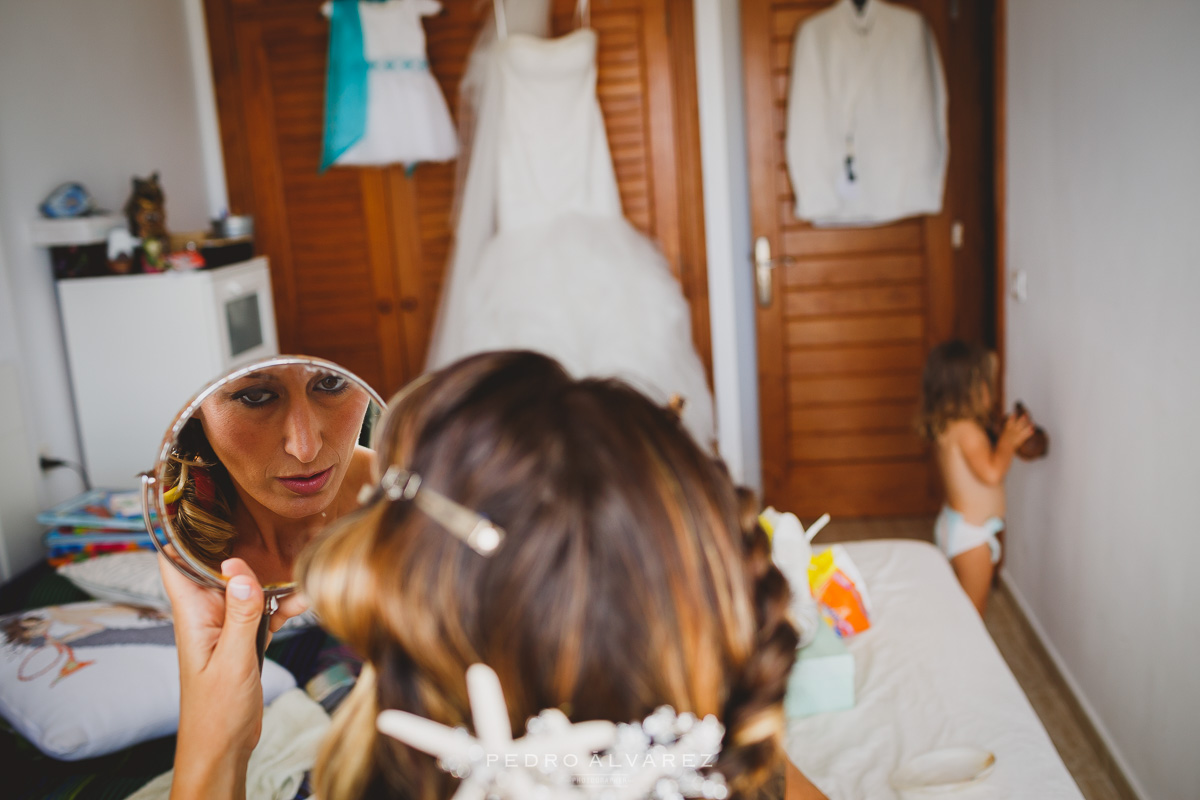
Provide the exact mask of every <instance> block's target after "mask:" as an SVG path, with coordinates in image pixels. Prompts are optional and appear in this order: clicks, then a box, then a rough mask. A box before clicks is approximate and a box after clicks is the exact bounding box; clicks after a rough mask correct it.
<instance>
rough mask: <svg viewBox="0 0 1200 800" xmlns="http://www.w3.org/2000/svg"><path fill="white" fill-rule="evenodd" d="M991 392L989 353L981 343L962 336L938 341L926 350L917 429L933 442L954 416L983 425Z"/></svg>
mask: <svg viewBox="0 0 1200 800" xmlns="http://www.w3.org/2000/svg"><path fill="white" fill-rule="evenodd" d="M984 389H986V390H987V392H986V394H985V393H984V391H983V390H984ZM995 395H996V360H995V356H994V355H993V353H992V352H991V351H989V350H988V349H987V348H985V347H984V346H983V345H980V344H976V343H974V342H965V341H963V340H962V339H952V340H951V341H948V342H942V343H941V344H939V345H938V346H937V347H935V348H933V350H932V351H930V353H929V358H928V360H926V362H925V372H924V374H923V375H922V377H921V411H920V415H919V417H918V420H917V430H918V431H919V432H920V434H921V435H922V436H923V437H925V438H926V439H928V440H930V441H933V440H934V439H936V438H937V436H938V434H940V433H941V432H942V431H944V430H945V429H946V426H947V425H948V424H950V423H951V422H953V421H954V420H958V419H971V420H975V421H977V422H979V424H981V425H983V426H984V427H985V428H987V427H988V422H989V416H990V414H991V407H990V404H991V402H992V400H993V399H994V398H995Z"/></svg>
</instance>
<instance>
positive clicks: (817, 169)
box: [786, 0, 950, 225]
mask: <svg viewBox="0 0 1200 800" xmlns="http://www.w3.org/2000/svg"><path fill="white" fill-rule="evenodd" d="M786 152H787V161H788V174H789V176H790V177H791V179H792V189H793V190H794V191H795V193H796V205H795V210H796V216H797V217H798V218H800V219H804V220H808V221H810V222H813V223H815V224H817V225H876V224H882V223H885V222H890V221H892V220H897V219H901V218H903V217H910V216H913V215H916V214H936V213H938V212H939V211H941V209H942V189H943V185H944V183H945V177H946V161H947V158H948V156H949V152H950V144H949V140H948V137H947V124H946V81H945V77H944V76H943V74H942V64H941V59H940V58H939V57H938V50H937V42H936V41H935V40H934V37H933V33H932V32H931V31H930V30H929V26H928V25H927V24H926V22H925V20H924V19H923V18H922V17H921V15H920V14H918V13H917V12H915V11H912V10H910V9H907V8H904V7H902V6H899V5H895V4H893V3H887V2H884V0H867V3H866V5H865V6H864V7H863V11H862V13H861V14H860V13H859V12H858V10H857V8H856V7H855V5H854V3H853V2H852V0H840V2H838V3H837V4H835V5H833V6H832V7H830V8H828V9H826V10H824V11H822V12H819V13H817V14H815V15H814V16H812V17H810V18H809V19H808V21H807V22H806V23H805V24H803V25H802V26H801V27H800V29H799V30H798V31H797V33H796V42H795V46H794V48H793V52H792V76H791V87H790V90H789V97H788V109H787V142H786ZM848 159H850V163H849V165H848V164H847V160H848ZM848 167H849V168H848ZM851 174H852V175H853V179H851Z"/></svg>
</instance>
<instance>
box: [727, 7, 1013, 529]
mask: <svg viewBox="0 0 1200 800" xmlns="http://www.w3.org/2000/svg"><path fill="white" fill-rule="evenodd" d="M842 1H843V2H847V1H848V0H842ZM877 1H878V0H867V2H877ZM904 5H908V6H910V7H913V8H916V9H917V10H919V11H921V12H922V13H923V14H924V16H925V18H926V20H927V21H928V22H929V23H930V25H931V27H932V29H933V31H934V33H935V35H936V37H937V39H938V44H939V49H940V52H941V56H942V60H943V63H944V68H945V72H946V76H947V82H948V90H949V97H950V152H951V157H950V165H949V170H948V175H947V184H946V194H945V200H944V204H943V211H942V213H941V214H938V215H936V216H924V217H916V218H912V219H907V220H902V221H900V222H896V223H893V224H890V225H885V226H880V227H871V228H824V229H821V228H814V227H813V226H812V225H809V224H807V223H804V222H801V221H799V220H797V219H796V218H795V216H794V213H793V209H792V203H793V193H792V186H791V182H790V179H789V177H788V173H787V166H786V160H785V153H784V136H785V130H786V108H787V97H788V85H789V80H790V68H791V50H792V42H793V40H794V37H795V33H796V30H797V28H798V26H799V25H800V24H802V23H803V22H804V20H805V19H807V18H808V17H809V16H811V15H812V14H815V13H817V12H818V11H821V10H823V9H825V8H828V7H829V6H830V2H829V0H742V34H743V52H744V62H745V78H746V107H747V144H748V148H749V155H750V192H751V213H752V226H753V234H754V236H756V237H758V236H765V237H767V239H768V240H769V242H770V244H771V249H772V256H773V257H774V258H775V259H777V260H779V262H781V263H779V264H778V266H777V267H776V268H775V269H774V270H773V281H774V283H773V295H774V297H773V301H772V303H771V305H770V306H769V307H766V308H763V307H759V308H758V310H757V331H758V362H759V397H760V416H761V425H762V449H763V481H764V490H765V495H766V500H767V501H768V502H770V503H772V504H774V505H776V506H778V507H780V508H786V509H788V510H792V511H795V512H797V513H798V514H800V515H802V516H804V517H815V516H817V515H819V514H821V513H823V512H826V511H828V512H830V513H832V514H835V515H841V516H889V515H907V514H924V513H928V512H932V511H934V510H936V508H937V506H938V504H939V496H940V489H939V485H938V478H937V474H936V468H935V466H934V464H933V460H932V457H931V453H930V451H929V448H928V447H927V446H926V445H925V444H924V443H923V442H922V441H921V439H920V438H919V437H918V436H917V434H916V432H915V427H914V422H915V418H916V412H917V402H918V397H919V392H920V380H921V371H922V367H923V365H924V359H925V355H926V353H927V352H928V350H929V348H930V347H931V346H932V345H933V344H936V343H937V342H939V341H942V340H944V339H947V338H950V337H952V336H955V335H958V336H968V337H972V338H977V339H983V340H984V341H985V342H986V343H988V344H994V341H989V334H991V335H994V321H993V320H994V317H993V316H992V312H991V305H990V300H991V298H990V296H988V295H987V293H986V291H985V286H986V285H987V279H986V275H987V274H988V273H989V270H990V269H992V265H991V262H990V260H989V259H990V258H991V251H990V248H991V247H993V239H992V238H991V236H992V231H993V230H994V223H995V218H994V212H993V210H992V209H993V207H992V205H991V187H992V185H991V183H990V180H989V179H988V176H989V175H990V169H991V166H992V161H991V158H992V157H991V154H990V153H991V151H990V149H989V148H990V146H991V142H990V139H988V137H987V132H988V130H989V129H988V124H989V123H990V121H991V117H990V114H991V106H990V104H991V102H992V95H991V94H990V92H989V91H983V92H981V91H980V89H981V87H987V86H988V85H989V84H988V80H990V75H991V72H990V62H989V59H990V57H991V56H990V53H991V49H990V38H989V37H990V28H989V23H990V17H989V16H988V8H989V7H990V6H991V4H990V3H988V2H975V3H961V4H960V3H957V2H953V0H951V1H950V2H946V1H945V0H910V2H905V3H904ZM960 7H961V8H960ZM956 222H959V223H961V227H960V228H959V230H961V231H963V232H964V233H963V237H964V239H965V242H960V243H959V245H958V246H957V247H956V245H955V244H954V243H953V242H952V227H953V226H954V225H955V223H956ZM746 268H747V269H751V268H752V267H751V265H750V264H749V263H747V265H746Z"/></svg>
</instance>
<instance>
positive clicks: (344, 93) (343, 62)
mask: <svg viewBox="0 0 1200 800" xmlns="http://www.w3.org/2000/svg"><path fill="white" fill-rule="evenodd" d="M368 68H369V65H368V64H367V57H366V54H365V52H364V51H363V32H362V20H361V19H360V18H359V15H358V0H333V15H332V18H331V19H330V26H329V67H328V70H327V72H326V74H325V136H324V141H323V143H322V146H321V169H320V171H321V172H324V171H325V170H326V169H328V168H329V166H330V165H331V164H333V162H335V161H337V159H338V157H340V156H341V155H342V153H344V152H346V151H347V150H349V149H350V147H351V145H353V144H354V143H355V142H357V141H358V140H359V139H361V138H362V137H363V134H364V133H366V130H367V70H368Z"/></svg>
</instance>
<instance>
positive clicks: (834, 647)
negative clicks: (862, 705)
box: [783, 620, 854, 719]
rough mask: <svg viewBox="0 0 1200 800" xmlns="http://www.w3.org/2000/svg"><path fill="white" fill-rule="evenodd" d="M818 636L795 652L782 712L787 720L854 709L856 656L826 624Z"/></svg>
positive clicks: (823, 622) (823, 624) (822, 626)
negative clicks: (794, 660)
mask: <svg viewBox="0 0 1200 800" xmlns="http://www.w3.org/2000/svg"><path fill="white" fill-rule="evenodd" d="M820 625H821V627H820V629H819V630H818V631H817V636H816V638H815V639H813V641H812V643H811V644H809V645H808V646H807V647H802V648H800V649H799V650H797V651H796V665H795V666H794V667H792V674H791V676H790V677H789V678H788V688H787V694H785V695H784V698H783V712H784V714H785V715H786V716H787V718H788V719H799V718H801V717H810V716H812V715H813V714H821V713H823V712H826V711H845V710H847V709H850V708H854V655H853V654H852V653H851V652H850V651H849V650H848V649H847V648H846V644H845V643H844V642H843V641H842V640H841V638H840V637H839V636H838V635H837V634H836V633H834V631H833V628H831V627H829V625H827V624H826V623H825V621H824V620H822V621H821V623H820Z"/></svg>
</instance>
